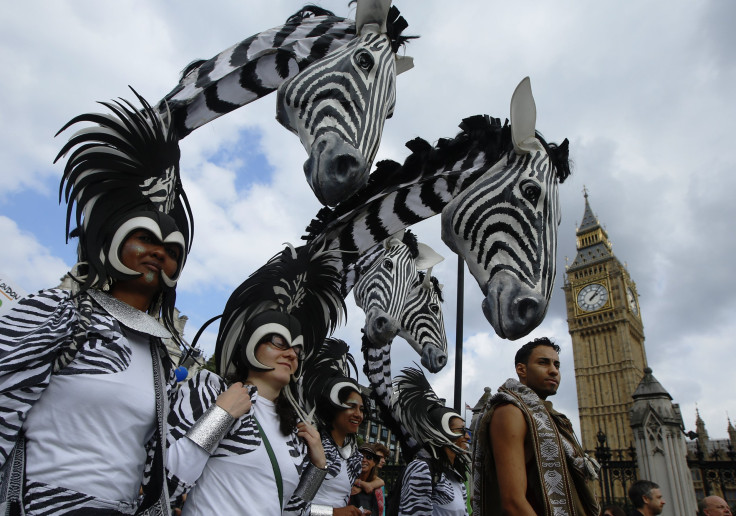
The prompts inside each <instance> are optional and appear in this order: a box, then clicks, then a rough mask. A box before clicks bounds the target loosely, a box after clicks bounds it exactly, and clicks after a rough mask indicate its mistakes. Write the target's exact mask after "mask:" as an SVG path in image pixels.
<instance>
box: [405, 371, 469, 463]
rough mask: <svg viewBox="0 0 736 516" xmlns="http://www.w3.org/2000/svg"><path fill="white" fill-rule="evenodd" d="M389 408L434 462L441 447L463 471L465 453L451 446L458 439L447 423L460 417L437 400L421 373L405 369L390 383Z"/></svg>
mask: <svg viewBox="0 0 736 516" xmlns="http://www.w3.org/2000/svg"><path fill="white" fill-rule="evenodd" d="M391 406H392V407H393V408H394V413H395V414H398V415H399V418H400V420H401V423H402V424H403V425H404V427H405V428H406V430H407V431H408V432H409V433H410V434H411V436H412V437H414V439H416V440H417V441H419V443H420V444H421V445H422V446H424V448H425V449H427V451H429V452H430V453H432V455H433V456H434V457H435V458H437V455H438V453H441V449H442V448H443V447H445V446H447V447H449V448H451V449H452V450H453V451H454V452H455V453H456V454H457V458H458V459H460V460H461V461H462V464H463V466H464V467H467V462H468V457H467V454H468V452H467V450H463V449H462V448H460V447H459V446H457V445H456V444H455V440H457V438H458V437H460V435H458V434H456V433H453V432H452V430H450V419H452V418H453V417H457V418H460V419H463V418H462V416H461V415H460V414H458V413H457V412H455V411H454V410H453V409H451V408H449V407H445V404H444V402H443V401H442V400H441V399H440V398H438V397H437V395H436V394H435V392H434V391H433V390H432V387H431V386H430V385H429V382H428V381H427V378H426V377H425V376H424V373H423V372H422V370H421V369H415V368H413V367H408V368H406V369H402V371H401V374H400V375H398V376H396V377H395V378H394V381H393V394H392V396H391Z"/></svg>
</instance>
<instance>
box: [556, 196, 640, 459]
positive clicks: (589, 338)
mask: <svg viewBox="0 0 736 516" xmlns="http://www.w3.org/2000/svg"><path fill="white" fill-rule="evenodd" d="M583 193H584V197H585V211H584V213H583V220H582V222H581V224H580V226H579V227H578V229H577V232H576V236H577V255H576V256H575V260H573V262H572V263H571V264H570V265H568V266H567V267H566V272H565V285H564V287H563V290H564V291H565V302H566V304H567V321H568V327H569V330H570V337H571V338H572V348H573V356H574V361H575V382H576V385H577V393H578V407H579V410H580V434H581V440H582V445H583V448H584V449H586V450H595V447H596V444H597V441H596V434H597V433H598V431H599V430H602V431H603V432H604V433H605V434H606V435H607V436H608V446H609V447H610V448H611V449H613V450H617V449H619V450H620V449H625V448H628V447H629V445H630V444H632V443H633V442H634V439H633V434H632V431H631V426H630V424H629V409H630V408H631V406H632V405H633V401H634V400H633V399H632V397H631V395H632V394H633V393H634V391H635V390H636V387H637V386H638V385H639V382H640V381H641V378H642V376H643V374H644V368H645V367H647V358H646V351H645V350H644V328H643V325H642V321H641V313H640V310H639V297H638V295H637V292H636V284H635V283H634V282H633V280H632V279H631V277H630V276H629V273H628V271H627V270H626V268H625V267H624V266H623V265H622V264H621V262H620V261H619V260H618V258H616V256H615V255H614V254H613V246H612V245H611V242H610V241H609V240H608V234H607V233H606V230H605V229H604V228H603V227H602V226H601V224H600V222H598V218H597V217H596V216H595V214H594V213H593V210H592V209H591V208H590V203H589V202H588V191H587V189H583Z"/></svg>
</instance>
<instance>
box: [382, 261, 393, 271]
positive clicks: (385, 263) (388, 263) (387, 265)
mask: <svg viewBox="0 0 736 516" xmlns="http://www.w3.org/2000/svg"><path fill="white" fill-rule="evenodd" d="M383 266H384V267H385V268H386V269H387V270H388V271H392V270H394V262H392V261H391V260H390V259H388V258H386V259H385V260H383Z"/></svg>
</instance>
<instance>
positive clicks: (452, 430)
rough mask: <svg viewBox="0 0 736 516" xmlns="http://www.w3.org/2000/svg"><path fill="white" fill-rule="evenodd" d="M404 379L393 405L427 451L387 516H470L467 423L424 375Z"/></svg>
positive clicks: (411, 372) (410, 373) (409, 372)
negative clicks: (422, 515) (439, 395)
mask: <svg viewBox="0 0 736 516" xmlns="http://www.w3.org/2000/svg"><path fill="white" fill-rule="evenodd" d="M401 373H402V374H401V375H399V376H397V377H396V378H395V379H394V388H393V397H392V402H391V403H392V405H396V406H397V408H398V412H399V414H400V418H401V422H402V423H403V425H404V426H405V427H406V429H407V430H408V432H409V433H410V434H411V436H412V437H414V438H415V439H416V440H417V441H418V442H419V443H420V444H421V445H422V449H421V450H420V451H419V453H418V454H417V455H416V458H415V459H414V460H413V461H411V462H410V463H409V464H408V465H407V466H406V470H405V471H404V476H403V479H402V485H401V491H400V494H399V493H396V494H394V498H395V499H392V501H391V502H389V506H388V509H387V510H386V514H387V515H388V514H400V515H409V514H432V515H435V516H467V514H468V511H467V507H466V503H467V489H466V488H465V477H466V476H467V473H468V464H469V460H468V437H469V436H468V433H467V431H466V430H465V421H463V419H462V418H461V417H460V414H458V413H457V412H455V411H454V410H452V409H451V408H448V407H445V404H444V403H443V402H442V400H440V399H439V398H438V397H437V395H436V394H435V393H434V391H433V390H432V387H430V385H429V382H428V381H427V379H426V377H425V376H424V373H422V371H421V370H419V369H414V368H407V369H404V370H403V371H402V372H401ZM396 498H398V499H396ZM396 502H398V509H397V508H396V505H397V503H396Z"/></svg>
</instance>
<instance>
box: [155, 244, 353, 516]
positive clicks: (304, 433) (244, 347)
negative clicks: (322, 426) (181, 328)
mask: <svg viewBox="0 0 736 516" xmlns="http://www.w3.org/2000/svg"><path fill="white" fill-rule="evenodd" d="M332 259H333V257H332V256H331V255H329V254H328V253H324V252H320V251H319V250H315V249H312V248H310V247H301V248H299V249H294V248H291V247H287V248H285V249H284V250H283V251H282V252H281V253H279V254H277V255H276V256H275V257H274V258H272V259H271V260H270V261H269V262H268V263H267V264H266V265H264V266H263V267H261V268H260V269H259V270H258V271H257V272H256V273H254V274H252V275H251V276H250V277H249V278H248V279H247V280H246V281H245V282H243V284H241V285H240V286H239V287H238V288H237V289H236V290H235V292H233V294H232V295H231V296H230V298H229V300H228V302H227V304H226V306H225V310H224V312H223V315H222V321H221V323H220V329H219V332H218V336H217V341H216V346H215V355H216V360H217V370H218V372H219V376H218V375H215V374H213V373H210V372H209V371H200V372H199V374H197V375H195V376H194V377H193V378H192V379H190V380H189V381H188V382H187V383H186V384H183V385H182V387H181V388H180V390H179V393H178V396H177V398H176V400H175V402H174V404H173V406H172V410H171V412H170V415H169V425H170V427H171V431H170V434H169V440H168V446H169V448H168V455H167V469H168V472H169V478H170V483H171V485H172V486H173V489H172V495H174V496H177V495H178V494H179V493H180V492H185V491H189V495H188V497H187V501H186V503H185V504H184V509H183V514H184V515H185V516H188V515H211V514H243V515H251V514H252V515H256V514H257V515H274V516H276V515H280V514H282V513H284V514H289V513H297V514H308V513H309V511H310V505H311V501H312V498H313V497H314V494H315V493H316V492H317V490H318V489H319V487H320V485H321V482H322V479H323V478H324V477H325V475H326V474H327V470H326V469H325V468H326V465H327V464H326V459H325V453H324V449H323V447H322V442H321V439H320V436H319V433H318V432H317V430H316V429H315V428H314V427H313V426H312V425H311V424H309V422H308V421H309V419H310V416H309V414H307V413H306V412H305V411H304V410H303V408H302V407H301V405H300V404H299V403H297V402H296V397H295V394H294V389H295V386H296V380H297V379H298V378H299V376H300V375H301V372H302V368H303V362H304V358H305V357H306V356H311V355H312V353H313V352H314V350H315V349H316V346H317V344H318V343H321V342H322V341H323V340H324V339H325V337H326V336H327V333H328V330H331V329H334V327H335V325H336V324H337V323H338V322H339V320H340V317H341V316H342V314H344V310H345V305H344V301H343V298H342V296H341V295H340V289H339V275H338V273H337V271H336V269H335V268H334V267H333V266H332V265H331V263H332V262H331V260H332Z"/></svg>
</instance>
